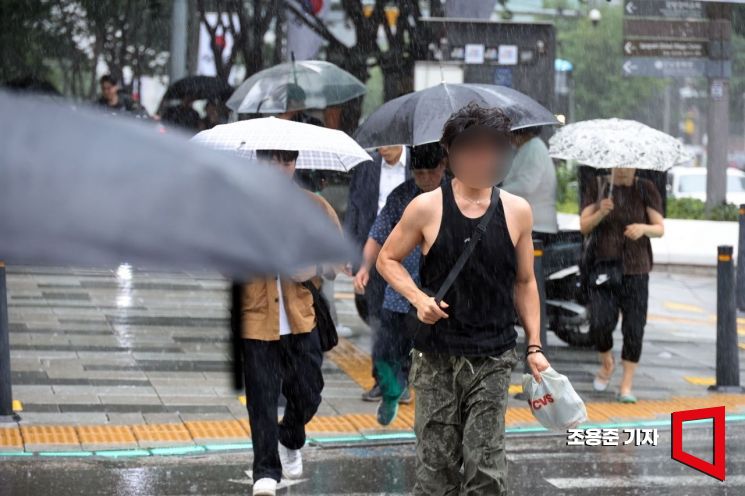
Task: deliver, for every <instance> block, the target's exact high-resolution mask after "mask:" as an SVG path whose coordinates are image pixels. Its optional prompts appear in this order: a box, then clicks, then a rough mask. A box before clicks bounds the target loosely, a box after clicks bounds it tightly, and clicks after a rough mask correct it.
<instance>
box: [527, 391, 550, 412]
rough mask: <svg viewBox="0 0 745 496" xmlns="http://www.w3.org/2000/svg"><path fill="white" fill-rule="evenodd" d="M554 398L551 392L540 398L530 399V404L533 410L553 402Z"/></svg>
mask: <svg viewBox="0 0 745 496" xmlns="http://www.w3.org/2000/svg"><path fill="white" fill-rule="evenodd" d="M553 402H554V398H553V397H552V396H551V393H546V394H544V395H543V396H541V397H540V398H537V399H534V400H533V401H530V400H528V404H529V405H530V407H531V408H532V409H533V410H540V409H541V407H542V406H544V405H548V404H549V403H553Z"/></svg>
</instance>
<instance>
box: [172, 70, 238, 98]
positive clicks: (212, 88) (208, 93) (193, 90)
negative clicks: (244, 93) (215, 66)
mask: <svg viewBox="0 0 745 496" xmlns="http://www.w3.org/2000/svg"><path fill="white" fill-rule="evenodd" d="M232 92H233V87H232V86H230V85H229V84H228V83H226V82H225V81H223V80H222V79H220V78H216V77H213V76H188V77H185V78H183V79H179V80H178V81H176V82H175V83H173V84H172V85H170V86H169V87H168V90H166V94H165V95H163V99H164V100H173V99H177V98H178V99H181V98H193V99H195V100H201V99H207V100H219V101H225V100H227V99H228V97H229V96H230V94H231V93H232Z"/></svg>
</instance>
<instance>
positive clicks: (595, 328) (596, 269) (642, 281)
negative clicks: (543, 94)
mask: <svg viewBox="0 0 745 496" xmlns="http://www.w3.org/2000/svg"><path fill="white" fill-rule="evenodd" d="M580 230H581V231H582V234H584V235H585V236H588V249H589V250H591V251H592V257H589V258H591V261H587V260H586V261H585V263H586V264H588V265H590V266H588V267H582V270H583V271H587V273H588V280H587V284H588V298H589V307H590V335H591V336H592V337H593V340H594V341H595V349H596V350H597V351H598V352H599V359H600V363H601V367H600V370H598V372H597V374H596V375H595V379H594V380H593V387H594V388H595V390H597V391H604V390H605V389H606V388H607V387H608V384H609V383H610V380H611V378H612V375H613V370H614V368H615V361H614V359H613V351H612V347H613V330H614V329H615V327H616V324H617V323H618V313H619V311H620V312H621V313H622V314H623V321H622V324H621V333H622V334H623V348H622V349H621V361H622V363H623V378H622V379H621V384H620V387H619V392H618V395H617V397H616V399H617V400H618V401H621V402H623V403H635V402H636V398H635V397H634V395H633V394H632V393H631V387H632V382H633V378H634V371H635V369H636V365H637V363H638V362H639V358H640V356H641V351H642V339H643V337H644V326H645V325H646V322H647V303H648V299H649V272H650V270H651V269H652V263H653V261H652V247H651V243H650V241H649V238H650V237H659V236H662V235H663V234H664V232H665V227H664V219H663V216H662V198H661V196H660V193H659V191H658V190H657V188H656V187H655V185H654V183H652V181H650V180H648V179H642V178H638V177H636V169H633V168H622V169H621V168H619V169H613V173H612V174H611V178H610V180H608V179H607V177H598V178H597V179H596V181H591V182H590V183H589V186H588V188H587V191H586V193H585V194H584V195H583V205H582V210H581V215H580Z"/></svg>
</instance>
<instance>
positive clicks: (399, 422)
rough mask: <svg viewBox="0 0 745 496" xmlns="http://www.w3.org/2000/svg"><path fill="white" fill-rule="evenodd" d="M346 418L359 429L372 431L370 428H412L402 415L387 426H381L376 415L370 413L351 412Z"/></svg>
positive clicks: (398, 429)
mask: <svg viewBox="0 0 745 496" xmlns="http://www.w3.org/2000/svg"><path fill="white" fill-rule="evenodd" d="M344 418H345V419H346V420H348V421H349V423H350V424H352V425H353V426H354V427H355V429H357V430H358V431H370V430H381V429H391V430H397V431H400V430H410V429H411V428H412V425H411V424H409V423H407V422H406V421H404V419H402V418H401V417H400V416H398V417H396V420H394V421H393V422H391V423H390V425H388V426H387V427H383V426H381V425H380V424H379V423H378V421H377V420H376V419H375V415H370V414H350V415H344Z"/></svg>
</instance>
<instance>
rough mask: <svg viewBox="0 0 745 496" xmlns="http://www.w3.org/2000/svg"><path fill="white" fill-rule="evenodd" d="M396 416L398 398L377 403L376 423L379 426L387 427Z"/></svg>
mask: <svg viewBox="0 0 745 496" xmlns="http://www.w3.org/2000/svg"><path fill="white" fill-rule="evenodd" d="M396 415H398V398H383V399H382V400H381V401H380V403H378V414H377V418H378V423H379V424H380V425H383V426H385V425H389V424H390V423H391V422H393V421H394V420H395V419H396Z"/></svg>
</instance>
